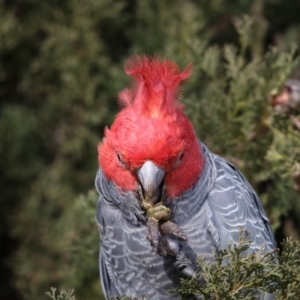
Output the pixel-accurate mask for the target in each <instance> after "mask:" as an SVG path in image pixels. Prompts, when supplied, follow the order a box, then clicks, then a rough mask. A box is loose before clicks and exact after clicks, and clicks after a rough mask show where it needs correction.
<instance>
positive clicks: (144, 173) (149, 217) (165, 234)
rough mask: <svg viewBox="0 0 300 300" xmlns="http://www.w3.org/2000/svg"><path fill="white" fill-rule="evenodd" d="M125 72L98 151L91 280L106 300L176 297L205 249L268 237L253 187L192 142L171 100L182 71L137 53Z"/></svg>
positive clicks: (268, 244)
mask: <svg viewBox="0 0 300 300" xmlns="http://www.w3.org/2000/svg"><path fill="white" fill-rule="evenodd" d="M125 71H126V73H127V74H128V75H131V76H132V77H133V78H134V80H135V84H134V86H133V87H132V88H128V89H125V90H123V91H122V92H121V93H120V95H119V98H120V101H121V103H122V105H123V106H124V108H123V109H122V110H121V112H120V113H119V114H118V115H117V116H116V118H115V120H114V122H113V124H112V126H111V128H110V129H108V128H106V129H105V136H104V138H103V141H102V142H101V143H100V144H99V148H98V150H99V165H100V168H99V171H98V174H97V177H96V187H97V190H98V192H99V202H98V211H97V223H98V226H99V231H100V237H101V246H100V275H101V283H102V287H103V290H104V293H105V295H106V297H107V298H108V299H110V298H111V297H117V296H121V295H127V296H131V297H135V298H139V299H140V298H142V296H143V295H144V296H146V299H155V300H156V299H157V300H163V299H172V300H176V299H180V295H179V294H170V293H169V291H170V290H173V289H174V288H176V287H177V286H178V284H179V281H180V277H182V276H185V277H189V276H194V275H195V274H197V273H199V272H201V270H199V268H198V267H197V264H196V259H197V257H198V256H202V257H204V258H205V259H206V260H212V259H213V249H215V251H217V253H218V250H219V249H222V248H226V246H227V245H228V244H229V243H230V242H238V240H239V235H240V229H241V228H242V229H245V230H247V231H249V232H250V235H249V240H251V241H252V242H253V243H252V244H251V249H252V250H253V251H255V250H258V249H259V248H260V247H261V246H262V245H264V244H265V251H269V250H272V249H274V248H275V241H274V237H273V233H272V230H271V228H270V224H269V221H268V219H267V217H266V214H265V212H264V209H263V207H262V205H261V203H260V200H259V199H258V197H257V195H256V193H255V192H254V190H253V189H252V188H251V186H250V185H249V183H248V182H247V180H246V179H245V178H244V177H243V175H242V174H241V173H240V172H239V171H238V170H237V169H236V168H235V167H234V166H233V165H232V164H230V163H228V162H227V161H226V160H224V159H223V158H221V157H220V156H218V155H216V154H213V153H212V152H210V151H209V150H208V149H207V148H206V146H205V145H204V144H202V143H201V142H200V141H199V140H198V139H197V137H196V134H195V131H194V129H193V125H192V123H191V122H190V120H189V119H188V118H187V116H186V115H185V114H184V112H183V106H182V105H181V104H180V103H179V102H178V100H177V96H178V87H179V84H180V82H181V81H183V80H185V79H187V78H188V77H189V76H190V74H191V65H188V66H187V67H186V68H185V69H184V70H183V71H180V70H179V68H178V66H177V64H176V63H175V62H173V61H170V60H167V59H160V58H158V57H148V56H145V55H142V56H134V57H132V58H130V59H129V60H128V62H127V64H126V66H125ZM216 134H218V133H216ZM259 297H261V299H271V297H272V296H271V295H261V296H259Z"/></svg>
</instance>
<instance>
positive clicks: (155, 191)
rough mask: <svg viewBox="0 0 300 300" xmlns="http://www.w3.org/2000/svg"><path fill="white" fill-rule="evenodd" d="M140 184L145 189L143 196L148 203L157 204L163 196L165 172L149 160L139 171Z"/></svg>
mask: <svg viewBox="0 0 300 300" xmlns="http://www.w3.org/2000/svg"><path fill="white" fill-rule="evenodd" d="M137 176H138V178H139V181H140V184H141V185H142V189H143V196H144V200H145V201H146V202H149V203H150V204H155V203H156V202H158V199H159V197H160V196H161V186H160V185H161V183H162V180H163V178H164V176H165V171H164V170H163V169H161V168H159V167H158V166H156V165H155V164H154V163H153V162H152V161H150V160H147V161H146V162H145V163H144V164H143V165H142V167H141V168H140V169H139V170H138V171H137Z"/></svg>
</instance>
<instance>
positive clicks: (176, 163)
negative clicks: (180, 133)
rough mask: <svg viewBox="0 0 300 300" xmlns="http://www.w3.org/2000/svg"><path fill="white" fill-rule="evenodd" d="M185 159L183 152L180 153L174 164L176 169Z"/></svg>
mask: <svg viewBox="0 0 300 300" xmlns="http://www.w3.org/2000/svg"><path fill="white" fill-rule="evenodd" d="M182 159H183V151H181V152H180V154H179V156H178V158H177V160H176V162H175V164H174V167H176V166H178V164H180V162H181V161H182Z"/></svg>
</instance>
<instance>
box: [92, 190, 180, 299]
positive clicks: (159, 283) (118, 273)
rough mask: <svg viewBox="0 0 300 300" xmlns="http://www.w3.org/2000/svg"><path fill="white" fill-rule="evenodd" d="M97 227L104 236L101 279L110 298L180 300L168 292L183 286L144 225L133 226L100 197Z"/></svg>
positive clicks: (101, 252) (171, 262) (102, 238)
mask: <svg viewBox="0 0 300 300" xmlns="http://www.w3.org/2000/svg"><path fill="white" fill-rule="evenodd" d="M97 223H98V226H99V231H100V235H101V246H100V275H101V284H102V287H103V290H104V292H105V294H106V297H108V298H111V297H117V296H121V295H127V296H131V297H137V298H141V297H142V296H143V295H146V296H147V299H177V296H176V295H174V296H171V295H170V293H169V292H168V291H169V290H171V289H174V288H175V287H176V285H177V284H178V283H179V276H178V273H176V271H175V270H174V268H173V266H172V264H173V261H172V260H171V258H168V257H166V258H162V257H161V256H159V255H157V254H156V253H155V252H154V251H153V250H152V247H151V245H150V242H149V240H148V239H147V233H148V229H147V227H146V226H145V225H143V224H139V225H136V224H131V223H130V222H128V220H126V218H124V215H123V214H122V212H121V211H120V210H118V209H117V208H116V207H114V206H111V205H109V204H108V203H107V202H106V201H105V199H104V198H103V197H102V196H101V195H100V197H99V202H98V212H97Z"/></svg>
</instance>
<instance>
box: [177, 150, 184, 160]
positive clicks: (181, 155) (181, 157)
mask: <svg viewBox="0 0 300 300" xmlns="http://www.w3.org/2000/svg"><path fill="white" fill-rule="evenodd" d="M182 159H183V151H181V152H180V155H179V158H178V161H182Z"/></svg>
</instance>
